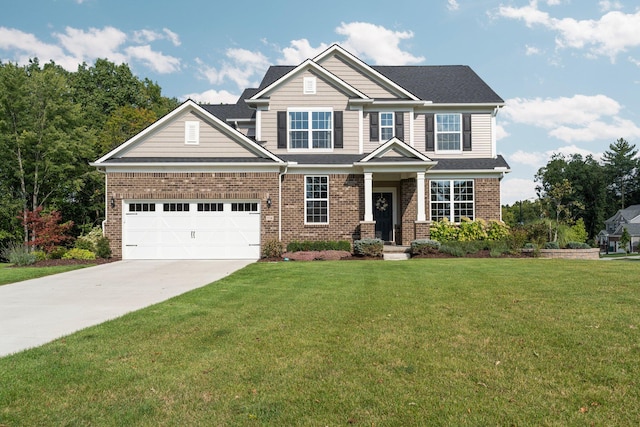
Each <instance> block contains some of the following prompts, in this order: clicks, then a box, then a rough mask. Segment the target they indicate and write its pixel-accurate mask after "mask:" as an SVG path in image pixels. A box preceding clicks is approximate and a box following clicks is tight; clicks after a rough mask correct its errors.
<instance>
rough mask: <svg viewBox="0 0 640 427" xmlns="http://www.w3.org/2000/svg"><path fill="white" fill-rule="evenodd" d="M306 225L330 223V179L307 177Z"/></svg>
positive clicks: (305, 195) (325, 177)
mask: <svg viewBox="0 0 640 427" xmlns="http://www.w3.org/2000/svg"><path fill="white" fill-rule="evenodd" d="M304 202H305V206H304V218H305V224H328V223H329V177H327V176H307V177H305V194H304Z"/></svg>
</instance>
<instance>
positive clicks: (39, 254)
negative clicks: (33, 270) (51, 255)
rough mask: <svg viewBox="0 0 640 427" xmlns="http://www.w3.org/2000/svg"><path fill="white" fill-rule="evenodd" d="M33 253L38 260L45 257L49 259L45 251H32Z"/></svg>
mask: <svg viewBox="0 0 640 427" xmlns="http://www.w3.org/2000/svg"><path fill="white" fill-rule="evenodd" d="M32 253H33V255H35V257H36V261H44V260H45V259H47V254H46V252H45V251H40V250H38V251H33V252H32Z"/></svg>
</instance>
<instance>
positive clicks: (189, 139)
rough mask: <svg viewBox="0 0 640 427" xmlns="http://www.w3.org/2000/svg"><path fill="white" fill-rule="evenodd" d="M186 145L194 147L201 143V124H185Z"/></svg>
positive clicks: (193, 122)
mask: <svg viewBox="0 0 640 427" xmlns="http://www.w3.org/2000/svg"><path fill="white" fill-rule="evenodd" d="M184 143H185V144H194V145H195V144H199V143H200V122H196V121H186V122H184Z"/></svg>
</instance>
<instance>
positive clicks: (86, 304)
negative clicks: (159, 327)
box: [0, 260, 254, 357]
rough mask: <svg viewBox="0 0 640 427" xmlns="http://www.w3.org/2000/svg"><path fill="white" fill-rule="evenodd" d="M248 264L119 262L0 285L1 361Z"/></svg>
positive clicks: (190, 288) (187, 289)
mask: <svg viewBox="0 0 640 427" xmlns="http://www.w3.org/2000/svg"><path fill="white" fill-rule="evenodd" d="M252 262H254V261H250V260H238V261H229V260H224V261H222V260H215V261H209V260H205V261H200V260H194V261H182V260H181V261H118V262H113V263H109V264H102V265H98V266H95V267H88V268H84V269H81V270H75V271H70V272H67V273H61V274H56V275H53V276H48V277H42V278H39V279H33V280H27V281H24V282H18V283H13V284H10V285H4V286H0V357H2V356H6V355H8V354H11V353H15V352H18V351H22V350H25V349H27V348H31V347H36V346H39V345H42V344H45V343H47V342H49V341H52V340H54V339H56V338H60V337H62V336H64V335H69V334H71V333H73V332H76V331H78V330H80V329H83V328H86V327H88V326H92V325H97V324H98V323H102V322H104V321H106V320H109V319H113V318H116V317H119V316H122V315H123V314H126V313H128V312H130V311H135V310H138V309H141V308H143V307H147V306H149V305H152V304H155V303H158V302H161V301H164V300H167V299H169V298H171V297H174V296H176V295H180V294H182V293H185V292H187V291H190V290H192V289H196V288H199V287H201V286H204V285H206V284H209V283H211V282H214V281H216V280H219V279H221V278H223V277H225V276H227V275H229V274H231V273H233V272H234V271H236V270H239V269H240V268H243V267H245V266H246V265H248V264H251V263H252Z"/></svg>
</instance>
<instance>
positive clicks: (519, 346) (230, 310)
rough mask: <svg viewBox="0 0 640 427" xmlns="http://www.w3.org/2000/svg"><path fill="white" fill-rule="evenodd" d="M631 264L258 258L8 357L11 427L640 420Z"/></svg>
mask: <svg viewBox="0 0 640 427" xmlns="http://www.w3.org/2000/svg"><path fill="white" fill-rule="evenodd" d="M637 272H638V269H637V266H635V265H634V264H632V263H610V262H599V261H597V262H593V261H591V262H586V261H585V262H580V261H563V260H540V259H442V260H435V259H423V260H411V261H407V262H395V263H394V262H381V261H371V262H367V261H362V262H359V261H342V262H312V263H302V262H299V263H295V262H291V263H277V264H269V263H258V264H253V265H250V266H249V267H247V268H245V269H243V270H241V271H239V272H237V273H235V274H233V275H231V276H229V277H228V278H226V279H224V280H221V281H219V282H216V283H214V284H211V285H209V286H206V287H204V288H201V289H197V290H195V291H192V292H190V293H188V294H185V295H182V296H180V297H177V298H174V299H172V300H169V301H167V302H165V303H162V304H159V305H156V306H152V307H149V308H147V309H144V310H141V311H138V312H135V313H131V314H129V315H127V316H125V317H123V318H120V319H117V320H115V321H111V322H108V323H105V324H102V325H100V326H96V327H93V328H89V329H86V330H84V331H81V332H79V333H76V334H74V335H71V336H69V337H66V338H64V339H61V340H58V341H56V342H54V343H51V344H48V345H45V346H42V347H39V348H36V349H32V350H28V351H26V352H22V353H20V354H17V355H13V356H9V357H6V358H2V359H0V425H3V424H5V425H10V426H13V425H101V426H109V425H113V426H116V425H143V426H145V425H147V426H156V425H220V426H227V425H232V426H235V425H249V426H253V425H274V426H285V425H287V426H288V425H305V426H306V425H318V426H325V425H330V426H336V425H349V424H355V425H376V426H400V425H402V426H423V425H472V426H477V425H536V426H537V425H552V426H567V425H580V426H582V425H618V426H619V425H637V422H638V420H639V419H640V333H639V328H640V284H639V283H638V280H637Z"/></svg>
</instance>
